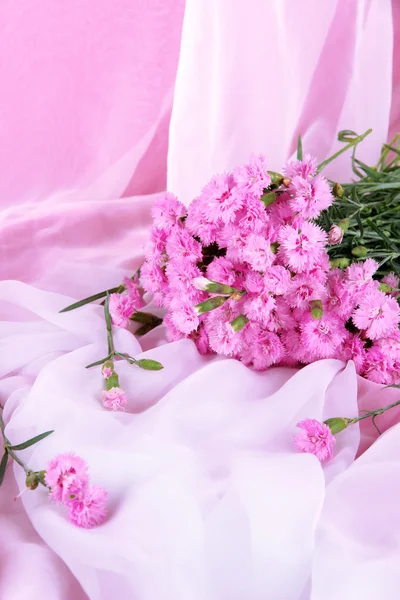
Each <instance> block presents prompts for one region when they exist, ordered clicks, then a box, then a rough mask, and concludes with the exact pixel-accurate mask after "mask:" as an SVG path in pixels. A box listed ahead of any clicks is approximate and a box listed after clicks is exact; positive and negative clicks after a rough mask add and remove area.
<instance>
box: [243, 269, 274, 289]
mask: <svg viewBox="0 0 400 600" xmlns="http://www.w3.org/2000/svg"><path fill="white" fill-rule="evenodd" d="M243 285H244V289H245V290H246V292H248V293H249V294H261V292H263V291H269V290H265V286H264V277H263V276H262V275H261V273H256V272H255V271H248V272H247V273H246V276H245V280H244V282H243Z"/></svg>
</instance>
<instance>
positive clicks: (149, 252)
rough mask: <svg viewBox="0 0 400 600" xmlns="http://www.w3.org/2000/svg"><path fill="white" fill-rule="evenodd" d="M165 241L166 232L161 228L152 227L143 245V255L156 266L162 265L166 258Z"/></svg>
mask: <svg viewBox="0 0 400 600" xmlns="http://www.w3.org/2000/svg"><path fill="white" fill-rule="evenodd" d="M166 243H167V234H166V233H165V231H164V230H162V229H156V228H155V227H152V228H151V229H150V239H149V240H148V241H147V242H146V244H145V246H144V255H145V257H146V259H147V260H149V261H154V263H155V264H157V265H158V266H160V267H161V266H162V265H163V264H164V263H165V260H166V254H165V244H166Z"/></svg>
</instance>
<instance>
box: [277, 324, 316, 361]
mask: <svg viewBox="0 0 400 600" xmlns="http://www.w3.org/2000/svg"><path fill="white" fill-rule="evenodd" d="M281 340H282V342H283V344H284V346H285V348H286V352H287V356H289V357H291V358H292V360H293V361H294V362H299V363H303V364H307V363H309V362H311V361H312V360H313V359H312V357H311V356H310V353H309V352H308V351H307V349H306V348H305V347H304V344H303V343H302V341H301V334H300V331H299V330H298V329H297V328H294V327H293V328H291V329H284V330H283V331H282V333H281Z"/></svg>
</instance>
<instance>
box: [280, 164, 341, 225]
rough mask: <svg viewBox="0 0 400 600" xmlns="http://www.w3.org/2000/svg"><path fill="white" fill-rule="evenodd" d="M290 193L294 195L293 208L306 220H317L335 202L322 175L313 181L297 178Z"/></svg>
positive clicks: (291, 186)
mask: <svg viewBox="0 0 400 600" xmlns="http://www.w3.org/2000/svg"><path fill="white" fill-rule="evenodd" d="M290 191H291V194H292V195H293V198H292V199H291V201H290V206H291V208H292V209H293V210H294V211H295V212H298V213H300V214H301V216H302V217H303V218H306V219H315V218H316V217H318V215H319V214H320V212H321V211H322V210H325V209H326V208H328V207H329V206H330V205H331V204H332V202H333V195H332V193H331V189H330V187H329V184H328V182H327V181H326V179H325V177H323V176H322V175H317V176H316V177H314V178H312V179H304V178H303V177H300V176H296V177H294V178H293V179H292V183H291V185H290Z"/></svg>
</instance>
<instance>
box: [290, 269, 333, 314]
mask: <svg viewBox="0 0 400 600" xmlns="http://www.w3.org/2000/svg"><path fill="white" fill-rule="evenodd" d="M325 294H326V288H325V286H324V285H322V283H320V282H319V281H318V279H316V278H315V277H312V276H310V275H308V274H300V275H295V276H294V277H293V278H292V280H291V282H290V285H289V289H288V291H287V292H286V295H285V298H286V301H287V303H288V304H289V306H291V307H292V308H307V307H308V306H309V305H310V302H311V301H312V300H323V299H324V296H325Z"/></svg>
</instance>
